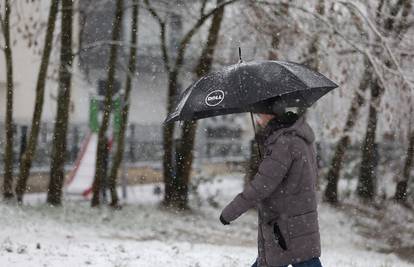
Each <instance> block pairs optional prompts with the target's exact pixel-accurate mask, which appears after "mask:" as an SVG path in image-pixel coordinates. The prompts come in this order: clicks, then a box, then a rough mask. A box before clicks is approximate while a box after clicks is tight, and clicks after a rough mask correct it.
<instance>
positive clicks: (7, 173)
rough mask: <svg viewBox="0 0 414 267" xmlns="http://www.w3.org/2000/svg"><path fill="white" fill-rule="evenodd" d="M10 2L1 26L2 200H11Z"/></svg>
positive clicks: (11, 96)
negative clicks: (3, 99) (3, 108)
mask: <svg viewBox="0 0 414 267" xmlns="http://www.w3.org/2000/svg"><path fill="white" fill-rule="evenodd" d="M10 8H11V7H10V1H9V0H6V1H5V4H4V9H5V16H4V21H1V23H2V25H3V35H4V41H5V47H4V57H5V60H6V76H7V97H6V128H5V132H6V146H5V151H4V182H3V197H4V199H11V198H13V91H14V83H13V54H12V49H11V42H10V12H11V9H10Z"/></svg>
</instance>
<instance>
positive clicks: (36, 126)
mask: <svg viewBox="0 0 414 267" xmlns="http://www.w3.org/2000/svg"><path fill="white" fill-rule="evenodd" d="M58 6H59V0H55V1H51V4H50V11H49V17H48V21H47V29H46V35H45V43H44V48H43V55H42V59H41V63H40V69H39V74H38V78H37V84H36V98H35V106H34V110H33V118H32V126H31V129H30V136H29V141H28V144H27V148H26V150H25V151H24V153H23V156H22V158H21V161H20V173H19V178H18V181H17V185H16V195H17V201H18V202H19V203H21V202H22V201H23V195H24V193H25V191H26V184H27V179H28V178H29V174H30V168H31V166H32V160H33V157H34V154H35V151H36V146H37V139H38V136H39V130H40V120H41V116H42V108H43V102H44V93H45V86H46V78H47V70H48V67H49V58H50V54H51V52H52V44H53V42H52V41H53V33H54V29H55V23H56V17H57V14H58Z"/></svg>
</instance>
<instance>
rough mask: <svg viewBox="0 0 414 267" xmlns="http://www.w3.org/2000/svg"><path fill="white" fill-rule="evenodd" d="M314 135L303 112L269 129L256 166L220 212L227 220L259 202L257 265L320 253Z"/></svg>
mask: <svg viewBox="0 0 414 267" xmlns="http://www.w3.org/2000/svg"><path fill="white" fill-rule="evenodd" d="M314 140H315V135H314V133H313V131H312V129H311V127H310V126H309V125H308V124H307V123H306V121H305V119H304V117H300V118H299V119H298V120H297V121H296V122H295V123H294V124H293V125H291V126H289V127H286V128H281V129H276V130H274V131H270V134H268V135H267V137H266V138H265V141H264V149H265V151H264V157H263V160H262V162H261V163H260V165H259V170H258V172H257V173H256V175H255V176H254V178H253V180H252V181H251V182H249V183H248V184H247V185H246V187H245V189H244V190H243V192H242V193H240V194H238V195H237V196H236V197H235V198H234V200H233V201H231V202H230V203H229V204H228V205H227V206H226V207H225V208H224V210H223V212H222V216H223V219H224V220H226V221H227V222H231V221H233V220H235V219H237V218H238V217H239V216H240V215H242V214H243V213H244V212H246V211H247V210H249V209H250V208H252V207H254V206H257V207H258V213H259V229H258V252H259V256H258V266H260V267H263V266H266V267H276V266H282V265H288V264H294V263H298V262H302V261H306V260H309V259H311V258H314V257H319V256H320V254H321V246H320V237H319V226H318V214H317V202H316V196H315V195H316V192H315V190H316V188H315V184H316V177H317V165H316V164H317V163H316V153H315V149H314Z"/></svg>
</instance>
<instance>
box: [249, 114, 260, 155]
mask: <svg viewBox="0 0 414 267" xmlns="http://www.w3.org/2000/svg"><path fill="white" fill-rule="evenodd" d="M250 118H251V120H252V125H253V131H254V139H255V140H256V145H257V151H259V158H260V159H262V152H261V151H260V146H259V142H258V141H257V135H256V126H255V124H254V119H253V113H252V112H250Z"/></svg>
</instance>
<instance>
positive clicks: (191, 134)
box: [173, 0, 224, 208]
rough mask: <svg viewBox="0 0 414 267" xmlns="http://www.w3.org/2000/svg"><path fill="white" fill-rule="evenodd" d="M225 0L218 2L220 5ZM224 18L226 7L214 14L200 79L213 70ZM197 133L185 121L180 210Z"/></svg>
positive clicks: (178, 198)
mask: <svg viewBox="0 0 414 267" xmlns="http://www.w3.org/2000/svg"><path fill="white" fill-rule="evenodd" d="M222 2H223V0H217V5H220V4H221V3H222ZM223 17H224V6H223V7H221V8H219V10H218V11H217V12H216V13H215V14H214V16H213V18H212V22H211V26H210V29H209V32H208V36H207V41H206V44H205V46H204V48H203V51H202V53H201V56H200V58H199V61H198V64H197V66H196V68H195V69H194V72H195V73H196V75H197V77H198V78H201V77H202V76H203V75H205V74H206V73H208V72H209V71H210V69H211V66H212V63H213V58H214V51H215V48H216V45H217V40H218V37H219V32H220V28H221V22H222V20H223ZM196 131H197V122H196V121H185V122H184V124H183V126H182V136H181V144H180V146H179V148H178V155H179V156H178V157H177V160H178V163H177V174H176V175H177V177H176V179H177V189H178V190H176V192H175V196H173V198H174V202H175V205H176V206H178V207H180V208H186V207H187V202H188V183H189V181H190V175H191V167H192V163H193V149H194V140H195V135H196Z"/></svg>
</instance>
